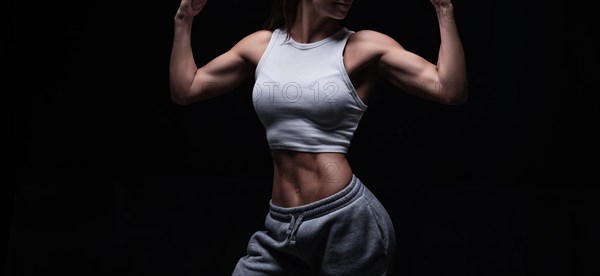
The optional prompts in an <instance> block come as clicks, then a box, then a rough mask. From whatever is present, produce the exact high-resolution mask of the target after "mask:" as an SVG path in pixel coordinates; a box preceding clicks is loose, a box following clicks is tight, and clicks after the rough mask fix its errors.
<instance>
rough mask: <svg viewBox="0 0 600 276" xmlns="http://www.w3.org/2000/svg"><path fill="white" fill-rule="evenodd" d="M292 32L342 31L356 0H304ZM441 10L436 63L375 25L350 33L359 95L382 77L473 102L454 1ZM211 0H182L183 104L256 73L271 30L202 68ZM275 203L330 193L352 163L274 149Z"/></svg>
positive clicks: (178, 72) (306, 36)
mask: <svg viewBox="0 0 600 276" xmlns="http://www.w3.org/2000/svg"><path fill="white" fill-rule="evenodd" d="M299 2H300V3H299V9H298V14H297V18H296V21H295V22H294V24H293V25H292V28H291V36H292V38H293V39H294V40H295V41H296V42H299V43H311V42H315V41H319V40H321V39H324V38H326V37H328V36H329V35H331V34H333V33H335V32H336V31H337V30H339V29H340V28H341V27H342V25H340V23H339V21H338V20H340V19H343V18H345V17H346V15H347V14H348V11H349V9H350V7H351V5H352V0H300V1H299ZM430 2H431V3H432V4H433V7H434V8H435V11H436V14H437V18H438V22H439V28H440V36H441V43H440V49H439V55H438V60H437V63H436V64H433V63H431V62H429V61H427V60H426V59H424V58H422V57H420V56H419V55H416V54H414V53H412V52H410V51H407V50H406V49H404V48H403V47H402V45H401V44H400V43H398V42H397V41H396V40H394V39H393V38H391V37H389V36H387V35H385V34H383V33H380V32H376V31H372V30H361V31H357V32H356V33H354V34H353V35H351V36H350V38H349V39H348V42H347V45H346V50H345V52H344V63H345V68H346V71H347V73H348V75H349V76H350V79H351V81H352V83H353V85H354V87H355V88H356V91H357V93H358V96H359V97H360V98H361V99H362V100H363V101H364V102H366V100H367V98H368V96H369V94H370V93H371V90H372V88H373V87H374V85H375V82H376V81H377V80H378V79H384V80H386V81H389V82H390V83H392V84H393V85H395V86H397V87H398V88H400V89H402V90H403V91H406V92H407V93H410V94H413V95H415V96H418V97H422V98H426V99H429V100H432V101H435V102H438V103H441V104H444V105H458V104H462V103H464V102H465V101H466V100H467V97H468V86H467V74H466V64H465V57H464V52H463V47H462V43H461V41H460V38H459V35H458V30H457V27H456V24H455V21H454V8H453V5H452V3H451V1H450V0H430ZM205 4H206V0H182V1H181V4H180V7H179V9H178V11H177V13H176V16H175V30H174V40H173V47H172V52H171V60H170V85H171V98H172V100H173V101H174V102H175V103H177V104H180V105H189V104H192V103H195V102H198V101H202V100H206V99H210V98H214V97H218V96H220V95H222V94H224V93H227V92H228V91H231V90H233V89H235V88H236V87H237V86H238V85H240V84H242V83H243V82H245V81H247V80H249V79H250V78H253V77H254V70H255V68H256V65H257V64H258V61H259V60H260V58H261V57H262V55H263V53H264V51H265V49H266V47H267V44H268V43H269V39H270V38H271V34H272V33H271V31H267V30H259V31H256V32H254V33H252V34H250V35H248V36H246V37H244V38H242V39H241V40H240V41H239V42H238V43H236V44H235V45H234V46H233V47H232V48H231V49H230V50H228V51H227V52H225V53H223V54H221V55H220V56H218V57H216V58H214V59H213V60H211V61H210V62H208V63H207V64H205V65H204V66H200V67H198V66H197V65H196V63H195V60H194V55H193V53H192V47H191V43H190V41H191V38H190V35H191V28H192V21H193V18H194V16H196V15H198V14H199V13H200V12H201V11H202V9H203V7H204V5H205ZM271 153H272V157H273V163H274V168H275V169H274V172H273V189H272V200H273V203H274V204H276V205H279V206H282V207H293V206H300V205H304V204H308V203H311V202H314V201H317V200H319V199H323V198H325V197H328V196H330V195H333V194H334V193H336V192H338V191H340V190H341V189H343V188H344V187H345V186H346V185H347V184H348V183H349V181H350V180H351V178H352V169H351V168H350V165H349V163H348V160H347V159H346V156H345V155H344V154H341V153H308V152H294V151H288V150H272V151H271Z"/></svg>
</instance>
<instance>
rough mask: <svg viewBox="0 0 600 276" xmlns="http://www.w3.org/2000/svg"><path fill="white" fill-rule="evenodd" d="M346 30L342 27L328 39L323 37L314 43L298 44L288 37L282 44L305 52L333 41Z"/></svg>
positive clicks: (283, 32)
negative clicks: (287, 44)
mask: <svg viewBox="0 0 600 276" xmlns="http://www.w3.org/2000/svg"><path fill="white" fill-rule="evenodd" d="M346 30H347V28H346V27H342V28H340V29H339V30H338V31H336V32H335V33H333V34H331V35H329V36H328V37H325V38H323V39H321V40H318V41H315V42H310V43H300V42H297V41H295V40H294V38H292V37H291V36H290V37H289V39H288V40H287V41H286V42H284V43H289V44H290V45H292V46H294V47H295V48H298V49H301V50H305V49H312V48H316V47H319V46H321V45H323V44H325V43H327V42H329V41H331V40H333V39H334V38H336V37H337V36H338V35H339V34H340V33H342V32H345V31H346ZM279 31H280V32H281V33H282V34H284V35H285V34H286V32H285V31H284V30H281V29H279Z"/></svg>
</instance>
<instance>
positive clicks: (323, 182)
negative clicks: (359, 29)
mask: <svg viewBox="0 0 600 276" xmlns="http://www.w3.org/2000/svg"><path fill="white" fill-rule="evenodd" d="M270 37H271V32H268V31H261V33H260V34H258V35H257V39H256V40H255V43H254V44H253V45H252V49H249V51H247V53H246V57H245V58H246V60H248V62H249V63H251V64H252V65H253V66H255V67H256V65H257V64H258V62H259V61H260V59H261V57H262V56H263V53H264V52H265V49H266V48H267V45H268V43H269V40H270ZM360 47H364V46H362V45H361V43H359V42H358V41H357V40H355V39H353V38H352V36H351V37H350V38H349V39H348V42H347V44H346V48H345V50H344V55H343V61H344V67H345V70H346V72H347V74H348V76H349V77H350V81H351V82H352V85H353V86H354V88H355V90H356V93H357V95H358V97H359V98H360V99H361V100H362V101H366V98H367V96H368V94H369V91H370V90H371V88H372V87H373V85H374V78H373V77H374V76H373V75H372V73H369V72H370V70H365V69H366V68H368V66H369V64H370V61H371V60H372V59H373V56H372V55H370V54H369V52H368V51H364V49H362V48H360ZM271 154H272V158H273V165H274V172H273V187H272V201H273V204H275V205H278V206H282V207H293V206H300V205H305V204H308V203H311V202H314V201H317V200H320V199H323V198H326V197H328V196H331V195H333V194H335V193H336V192H338V191H340V190H342V189H343V188H344V187H345V186H346V185H347V184H348V183H349V182H350V180H351V179H352V174H353V171H352V169H351V167H350V164H349V162H348V160H347V158H346V155H345V154H344V153H336V152H320V153H312V152H299V151H291V150H277V149H273V150H272V151H271Z"/></svg>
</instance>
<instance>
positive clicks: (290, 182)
mask: <svg viewBox="0 0 600 276" xmlns="http://www.w3.org/2000/svg"><path fill="white" fill-rule="evenodd" d="M271 154H272V156H273V164H274V173H273V191H272V202H273V204H275V205H277V206H280V207H297V206H301V205H306V204H309V203H312V202H315V201H318V200H320V199H324V198H326V197H329V196H331V195H333V194H335V193H337V192H339V191H341V190H342V189H344V188H345V187H346V186H347V185H348V184H349V183H350V181H351V180H352V170H351V168H350V164H349V163H348V160H347V159H346V155H345V154H343V153H334V152H325V153H310V152H298V151H290V150H272V151H271Z"/></svg>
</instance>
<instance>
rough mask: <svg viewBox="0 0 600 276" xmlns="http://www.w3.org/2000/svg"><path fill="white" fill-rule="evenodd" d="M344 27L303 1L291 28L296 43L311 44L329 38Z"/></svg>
mask: <svg viewBox="0 0 600 276" xmlns="http://www.w3.org/2000/svg"><path fill="white" fill-rule="evenodd" d="M342 27H343V26H342V24H341V23H340V22H338V21H337V20H335V19H332V18H330V17H326V16H324V15H322V14H320V13H319V11H318V10H316V9H315V8H313V7H311V6H309V5H305V4H304V2H303V1H301V2H300V3H299V6H298V13H297V15H296V20H295V21H294V24H293V25H292V28H291V36H292V38H293V39H294V41H296V42H299V43H311V42H316V41H319V40H321V39H324V38H326V37H329V36H330V35H332V34H334V33H335V32H337V31H338V30H339V29H340V28H342Z"/></svg>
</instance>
